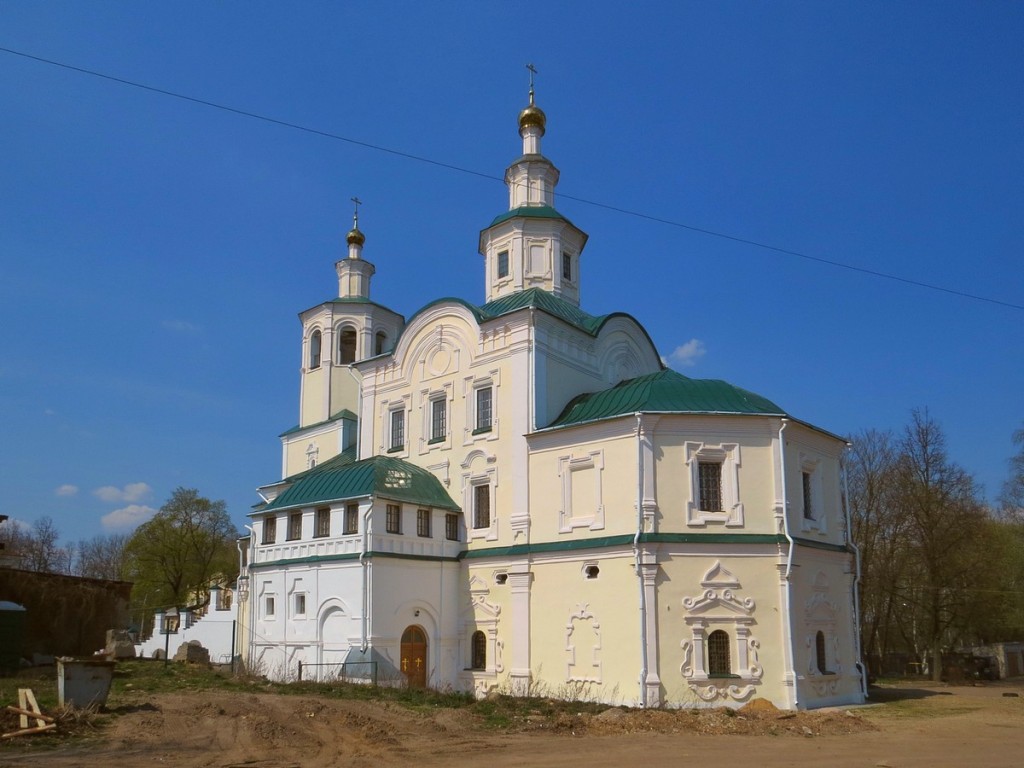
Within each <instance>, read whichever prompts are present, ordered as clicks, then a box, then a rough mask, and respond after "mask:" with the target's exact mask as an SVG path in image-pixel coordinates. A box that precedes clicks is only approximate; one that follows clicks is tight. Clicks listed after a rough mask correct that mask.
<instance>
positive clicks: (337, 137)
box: [0, 46, 1024, 311]
mask: <svg viewBox="0 0 1024 768" xmlns="http://www.w3.org/2000/svg"><path fill="white" fill-rule="evenodd" d="M0 51H2V52H4V53H9V54H11V55H13V56H20V57H22V58H25V59H30V60H32V61H37V62H39V63H41V64H49V65H51V66H54V67H60V68H61V69H67V70H70V71H72V72H78V73H80V74H83V75H89V76H90V77H97V78H100V79H103V80H108V81H110V82H113V83H118V84H119V85H126V86H129V87H131V88H138V89H140V90H143V91H149V92H151V93H157V94H160V95H161V96H169V97H171V98H174V99H180V100H182V101H188V102H191V103H193V104H200V105H202V106H204V107H210V108H211V109H218V110H221V111H222V112H229V113H231V114H234V115H238V116H240V117H247V118H251V119H253V120H260V121H262V122H265V123H270V124H271V125H278V126H281V127H282V128H290V129H292V130H296V131H302V132H304V133H309V134H312V135H314V136H321V137H323V138H325V139H332V140H334V141H343V142H345V143H347V144H352V145H354V146H357V147H363V148H364V149H371V150H374V151H376V152H383V153H386V154H389V155H395V156H396V157H402V158H405V159H407V160H415V161H416V162H419V163H426V164H428V165H433V166H436V167H438V168H445V169H447V170H449V171H456V172H458V173H465V174H468V175H470V176H476V177H478V178H481V179H487V180H490V181H499V182H503V181H504V177H501V176H495V175H494V174H490V173H483V172H481V171H476V170H473V169H472V168H464V167H462V166H459V165H454V164H452V163H445V162H442V161H440V160H434V159H433V158H429V157H424V156H423V155H416V154H413V153H411V152H403V151H402V150H399V149H393V148H391V147H385V146H382V145H380V144H373V143H371V142H368V141H360V140H359V139H353V138H351V137H349V136H342V135H341V134H337V133H332V132H331V131H324V130H321V129H319V128H311V127H310V126H307V125H301V124H299V123H293V122H289V121H287V120H280V119H278V118H276V117H270V116H268V115H261V114H259V113H257V112H250V111H248V110H244V109H239V108H237V107H231V106H228V105H226V104H219V103H217V102H215V101H208V100H206V99H200V98H196V97H195V96H188V95H186V94H183V93H177V92H175V91H169V90H167V89H165V88H157V87H156V86H152V85H147V84H145V83H139V82H136V81H134V80H127V79H125V78H123V77H116V76H114V75H108V74H105V73H103V72H97V71H95V70H92V69H85V68H84V67H76V66H74V65H72V64H66V63H64V62H61V61H55V60H53V59H46V58H43V57H42V56H34V55H32V54H30V53H25V52H23V51H16V50H13V49H11V48H5V47H2V46H0ZM559 197H562V198H565V199H566V200H573V201H575V202H577V203H582V204H584V205H590V206H594V207H596V208H603V209H604V210H606V211H614V212H615V213H621V214H623V215H625V216H633V217H635V218H638V219H644V220H646V221H653V222H656V223H658V224H664V225H666V226H669V227H676V228H677V229H685V230H687V231H689V232H696V233H698V234H702V235H707V236H708V237H715V238H719V239H721V240H729V241H731V242H734V243H740V244H742V245H749V246H752V247H754V248H761V249H763V250H767V251H772V252H774V253H779V254H783V255H786V256H793V257H795V258H799V259H804V260H806V261H812V262H816V263H818V264H824V265H827V266H830V267H836V268H838V269H845V270H848V271H850V272H859V273H860V274H864V275H870V276H872V277H877V278H881V279H883V280H891V281H893V282H897V283H903V284H905V285H913V286H916V287H918V288H923V289H925V290H929V291H937V292H939V293H945V294H949V295H951V296H959V297H960V298H964V299H970V300H972V301H982V302H986V303H988V304H995V305H997V306H1001V307H1008V308H1009V309H1016V310H1021V311H1024V304H1015V303H1013V302H1009V301H1003V300H1001V299H995V298H992V297H991V296H981V295H979V294H974V293H968V292H966V291H959V290H956V289H955V288H947V287H945V286H941V285H936V284H934V283H927V282H924V281H923V280H915V279H913V278H909V277H901V276H900V275H895V274H892V273H890V272H882V271H879V270H875V269H868V268H867V267H859V266H856V265H854V264H848V263H846V262H842V261H837V260H835V259H827V258H824V257H822V256H812V255H810V254H807V253H802V252H801V251H794V250H792V249H790V248H782V247H779V246H776V245H770V244H768V243H762V242H760V241H758V240H751V239H750V238H746V237H739V236H737V235H730V234H728V233H725V232H718V231H716V230H712V229H706V228H704V227H697V226H694V225H692V224H684V223H683V222H680V221H675V220H673V219H666V218H663V217H661V216H653V215H651V214H648V213H643V212H642V211H635V210H632V209H630V208H623V207H621V206H618V205H611V204H609V203H601V202H598V201H596V200H589V199H587V198H584V197H577V196H575V195H570V194H566V193H564V192H560V193H559Z"/></svg>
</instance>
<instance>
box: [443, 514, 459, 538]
mask: <svg viewBox="0 0 1024 768" xmlns="http://www.w3.org/2000/svg"><path fill="white" fill-rule="evenodd" d="M444 537H445V538H446V539H448V541H458V540H459V516H458V515H457V514H456V513H454V512H449V513H448V514H446V515H445V516H444Z"/></svg>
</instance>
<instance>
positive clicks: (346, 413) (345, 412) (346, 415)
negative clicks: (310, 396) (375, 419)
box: [278, 408, 359, 437]
mask: <svg viewBox="0 0 1024 768" xmlns="http://www.w3.org/2000/svg"><path fill="white" fill-rule="evenodd" d="M339 419H348V420H349V421H359V417H358V416H357V415H356V414H354V413H353V412H352V411H350V410H349V409H348V408H342V409H341V410H340V411H338V412H337V413H336V414H334V415H333V416H331V417H330V418H329V419H325V420H324V421H318V422H317V423H316V424H307V425H306V426H304V427H303V426H301V425H299V424H296V425H295V426H294V427H292V428H291V429H286V430H285V431H284V432H282V433H281V434H280V435H278V437H287V436H288V435H293V434H295V433H296V432H303V431H305V430H307V429H316V428H317V427H322V426H323V425H324V424H330V423H331V422H332V421H338V420H339Z"/></svg>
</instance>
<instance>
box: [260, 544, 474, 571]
mask: <svg viewBox="0 0 1024 768" xmlns="http://www.w3.org/2000/svg"><path fill="white" fill-rule="evenodd" d="M362 556H363V555H362V553H361V552H349V553H345V554H343V555H310V556H309V557H295V558H286V559H284V560H268V561H267V562H265V563H253V564H252V565H250V566H249V570H253V571H260V570H264V569H266V568H282V567H284V566H289V565H313V564H320V563H341V562H346V561H351V560H359V558H360V557H362ZM365 557H366V558H370V559H372V558H374V557H387V558H392V559H394V560H428V561H431V562H437V563H457V562H458V561H459V558H458V557H442V556H440V555H405V554H400V553H398V552H378V551H376V550H372V549H371V550H370V551H369V552H367V553H366V555H365Z"/></svg>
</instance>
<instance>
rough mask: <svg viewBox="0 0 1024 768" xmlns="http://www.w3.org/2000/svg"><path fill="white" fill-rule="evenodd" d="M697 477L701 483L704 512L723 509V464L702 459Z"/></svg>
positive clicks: (698, 465)
mask: <svg viewBox="0 0 1024 768" xmlns="http://www.w3.org/2000/svg"><path fill="white" fill-rule="evenodd" d="M697 478H698V482H699V484H700V509H701V511H702V512H721V511H722V464H721V462H718V461H701V462H699V463H698V464H697Z"/></svg>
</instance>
